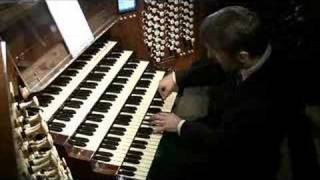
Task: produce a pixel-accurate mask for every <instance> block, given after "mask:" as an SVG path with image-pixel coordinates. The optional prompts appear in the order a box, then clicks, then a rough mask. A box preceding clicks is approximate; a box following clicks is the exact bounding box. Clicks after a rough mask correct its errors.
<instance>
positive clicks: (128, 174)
mask: <svg viewBox="0 0 320 180" xmlns="http://www.w3.org/2000/svg"><path fill="white" fill-rule="evenodd" d="M135 164H138V163H135ZM118 174H120V175H125V176H134V175H135V174H134V172H132V171H126V170H119V172H118Z"/></svg>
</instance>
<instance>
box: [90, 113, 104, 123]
mask: <svg viewBox="0 0 320 180" xmlns="http://www.w3.org/2000/svg"><path fill="white" fill-rule="evenodd" d="M103 117H104V116H103V115H101V114H92V113H91V114H88V115H87V117H86V120H88V121H93V122H101V121H102V118H103Z"/></svg>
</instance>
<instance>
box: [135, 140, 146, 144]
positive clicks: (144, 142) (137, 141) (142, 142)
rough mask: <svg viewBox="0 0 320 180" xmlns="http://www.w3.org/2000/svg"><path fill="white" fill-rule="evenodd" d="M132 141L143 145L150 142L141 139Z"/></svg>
mask: <svg viewBox="0 0 320 180" xmlns="http://www.w3.org/2000/svg"><path fill="white" fill-rule="evenodd" d="M132 143H136V144H143V145H147V144H148V142H147V141H141V140H133V141H132Z"/></svg>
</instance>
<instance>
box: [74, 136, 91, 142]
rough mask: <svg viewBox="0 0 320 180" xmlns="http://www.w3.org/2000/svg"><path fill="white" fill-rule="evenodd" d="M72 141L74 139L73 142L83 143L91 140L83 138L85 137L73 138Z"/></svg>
mask: <svg viewBox="0 0 320 180" xmlns="http://www.w3.org/2000/svg"><path fill="white" fill-rule="evenodd" d="M70 139H72V140H73V141H80V142H83V143H86V142H89V139H87V138H83V137H75V136H72V137H71V138H70Z"/></svg>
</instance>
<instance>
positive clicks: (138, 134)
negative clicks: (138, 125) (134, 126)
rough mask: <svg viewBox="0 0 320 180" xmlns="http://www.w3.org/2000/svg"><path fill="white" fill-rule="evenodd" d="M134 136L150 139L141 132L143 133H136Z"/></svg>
mask: <svg viewBox="0 0 320 180" xmlns="http://www.w3.org/2000/svg"><path fill="white" fill-rule="evenodd" d="M136 136H137V137H139V138H143V139H150V135H147V134H143V133H137V135H136Z"/></svg>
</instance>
